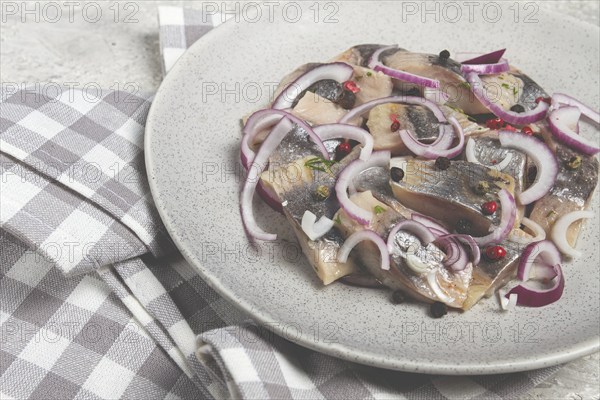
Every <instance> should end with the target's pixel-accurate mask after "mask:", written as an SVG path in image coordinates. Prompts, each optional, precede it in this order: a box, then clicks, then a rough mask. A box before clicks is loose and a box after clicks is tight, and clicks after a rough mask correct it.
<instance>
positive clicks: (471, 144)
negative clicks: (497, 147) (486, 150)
mask: <svg viewBox="0 0 600 400" xmlns="http://www.w3.org/2000/svg"><path fill="white" fill-rule="evenodd" d="M465 156H466V157H467V161H468V162H471V163H475V164H479V165H483V166H485V167H488V168H491V169H495V170H496V171H502V170H503V169H504V168H506V167H507V166H508V164H510V162H511V161H512V157H513V155H512V153H507V154H506V157H504V158H503V159H502V161H500V162H499V163H498V164H494V165H485V164H482V163H481V162H479V160H478V159H477V156H476V155H475V141H474V140H473V139H472V138H469V140H467V145H466V146H465Z"/></svg>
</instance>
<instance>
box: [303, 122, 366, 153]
mask: <svg viewBox="0 0 600 400" xmlns="http://www.w3.org/2000/svg"><path fill="white" fill-rule="evenodd" d="M313 130H314V132H315V134H316V135H317V136H318V137H319V138H320V139H321V141H323V142H324V141H326V140H331V139H340V138H344V139H352V140H356V141H357V142H360V143H361V144H362V145H363V148H362V150H361V151H360V156H359V158H360V159H361V160H368V159H369V157H371V153H372V152H373V136H371V134H370V133H369V132H367V131H366V130H364V129H362V128H359V127H357V126H354V125H349V124H325V125H319V126H316V127H314V128H313Z"/></svg>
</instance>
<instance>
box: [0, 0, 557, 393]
mask: <svg viewBox="0 0 600 400" xmlns="http://www.w3.org/2000/svg"><path fill="white" fill-rule="evenodd" d="M159 22H160V42H161V51H162V55H163V63H164V68H165V71H168V69H169V68H170V66H172V65H173V63H174V62H175V61H176V59H177V58H178V56H180V55H181V54H182V53H183V51H184V50H185V49H186V48H187V47H189V46H190V45H191V44H192V43H194V42H195V41H196V40H197V39H199V38H200V37H201V36H202V35H203V34H204V33H206V32H208V31H209V30H210V29H211V28H212V27H214V26H215V25H216V24H217V23H219V22H221V18H220V16H218V15H217V16H215V15H211V18H204V16H203V15H202V14H201V13H200V11H198V10H190V9H183V8H177V7H163V8H161V9H160V10H159ZM151 101H152V96H151V95H150V94H136V95H132V94H130V93H126V92H119V91H102V92H101V93H97V94H95V95H93V96H91V95H90V93H87V92H84V91H79V90H74V89H65V90H64V91H61V92H58V93H54V94H53V95H51V96H50V95H48V93H42V92H40V91H37V90H31V91H29V90H19V91H12V90H3V91H2V92H1V93H0V106H1V108H0V128H1V135H0V175H1V181H0V193H1V207H0V223H1V230H0V249H1V256H0V344H1V347H0V358H1V363H0V398H2V399H5V398H7V399H10V398H45V399H46V398H61V399H67V398H119V397H123V398H144V399H147V398H190V399H192V398H196V399H197V398H245V399H267V398H272V399H281V398H294V399H338V398H343V399H353V398H361V399H371V398H372V399H379V398H407V399H417V398H440V399H450V398H466V399H471V398H497V399H498V398H500V399H504V398H515V397H518V396H519V395H520V394H522V393H525V392H526V391H527V390H529V389H531V388H532V387H534V386H535V385H537V384H539V383H540V382H542V381H544V380H545V379H547V378H548V377H549V376H550V375H552V374H553V373H554V372H555V371H556V370H557V369H558V368H559V367H553V368H546V369H541V370H536V371H529V372H522V373H514V374H503V375H493V376H471V377H447V376H429V375H418V374H410V373H402V372H395V371H387V370H381V369H377V368H371V367H365V366H361V365H358V364H353V363H350V362H346V361H342V360H339V359H335V358H332V357H329V356H326V355H323V354H320V353H316V352H314V351H311V350H308V349H305V348H302V347H300V346H297V345H295V344H293V343H290V342H288V341H286V340H284V339H282V338H280V337H277V336H276V335H274V334H271V333H270V332H269V331H268V330H266V329H265V328H263V327H260V326H257V325H256V324H254V323H253V322H252V320H251V319H249V318H248V316H246V315H243V314H242V313H240V312H239V311H237V310H236V309H235V308H234V307H232V306H231V305H230V304H228V303H227V302H226V301H225V300H223V299H222V298H220V297H219V296H218V295H217V294H216V293H215V292H214V291H213V290H212V289H211V288H210V287H209V286H208V285H207V284H206V283H205V282H204V281H202V279H200V278H199V277H198V276H197V274H195V272H194V270H193V269H192V268H191V267H190V266H189V265H188V264H187V263H186V262H185V261H184V260H183V259H182V258H181V256H180V255H179V254H178V253H177V251H176V249H175V247H174V246H173V244H172V242H171V240H170V238H169V236H168V234H167V233H166V231H165V228H164V226H163V225H162V223H161V221H160V219H159V218H158V215H157V211H156V209H155V207H154V205H153V202H152V198H151V196H150V193H149V189H148V184H147V181H146V177H145V172H144V159H143V157H144V156H143V150H142V149H143V138H144V137H143V136H144V122H145V119H146V116H147V113H148V109H149V106H150V104H151Z"/></svg>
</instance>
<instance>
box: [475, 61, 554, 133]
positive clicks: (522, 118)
mask: <svg viewBox="0 0 600 400" xmlns="http://www.w3.org/2000/svg"><path fill="white" fill-rule="evenodd" d="M466 79H467V82H469V84H470V85H471V90H472V91H473V94H474V95H475V97H476V98H477V100H479V101H480V102H481V103H482V104H483V105H484V106H486V107H487V108H488V109H489V110H490V111H491V112H493V113H494V114H495V115H496V116H498V117H500V118H502V119H503V120H505V121H506V122H508V123H510V124H514V125H527V124H530V123H532V122H537V121H540V120H542V119H544V117H545V116H546V111H548V108H549V107H550V106H549V105H548V104H547V103H546V102H544V101H540V102H539V103H538V105H537V106H536V107H535V108H534V109H533V110H531V111H527V112H523V113H518V112H515V111H507V110H505V109H504V108H502V107H501V106H499V105H497V104H496V103H494V102H492V101H491V100H490V99H488V98H487V95H486V93H485V88H484V86H483V82H481V78H479V75H477V73H475V72H469V73H468V74H467V76H466Z"/></svg>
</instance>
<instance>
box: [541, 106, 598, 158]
mask: <svg viewBox="0 0 600 400" xmlns="http://www.w3.org/2000/svg"><path fill="white" fill-rule="evenodd" d="M580 117H581V110H580V109H579V108H578V107H571V106H568V107H561V108H559V109H557V110H553V111H552V112H550V115H549V116H548V125H550V131H552V134H553V136H554V137H555V138H556V140H558V141H559V142H562V143H564V144H566V145H567V146H569V147H571V148H573V149H574V150H576V151H579V152H581V153H583V154H586V155H589V156H592V155H594V154H596V153H598V152H600V147H598V146H597V145H596V143H594V142H593V141H591V140H589V139H586V138H584V137H583V136H581V135H578V134H577V132H575V131H574V130H573V129H572V127H573V126H577V123H578V122H579V118H580Z"/></svg>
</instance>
